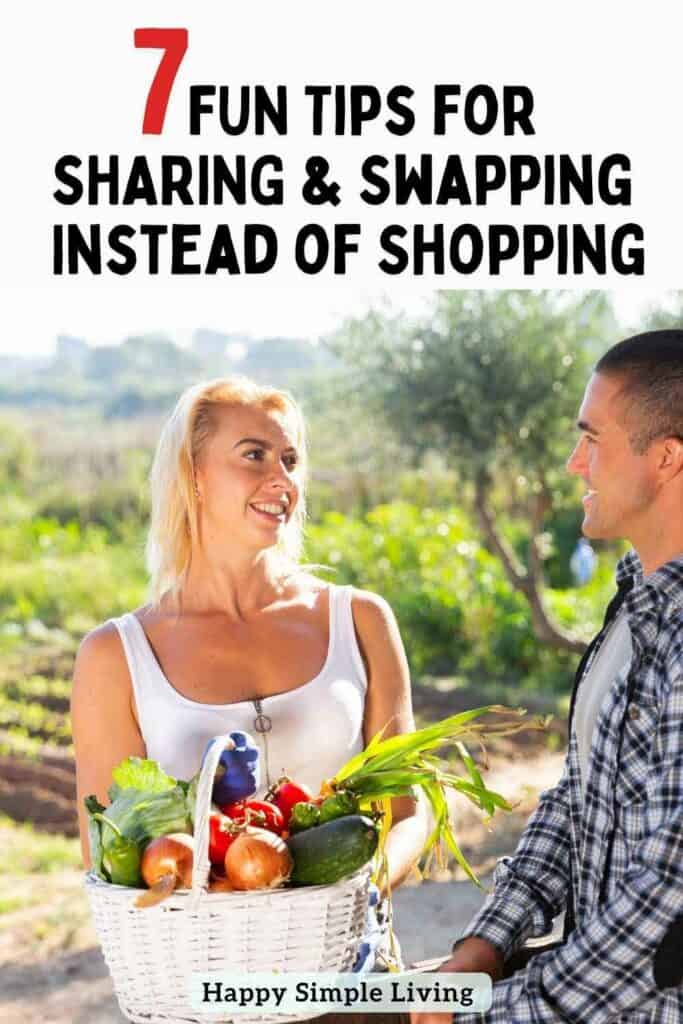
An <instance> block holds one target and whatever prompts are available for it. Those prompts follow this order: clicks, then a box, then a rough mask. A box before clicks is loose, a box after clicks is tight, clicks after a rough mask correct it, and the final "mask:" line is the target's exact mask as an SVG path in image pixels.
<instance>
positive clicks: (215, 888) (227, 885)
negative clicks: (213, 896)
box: [209, 869, 235, 892]
mask: <svg viewBox="0 0 683 1024" xmlns="http://www.w3.org/2000/svg"><path fill="white" fill-rule="evenodd" d="M234 889H235V887H234V885H233V884H232V882H230V881H228V879H227V878H226V877H225V875H219V874H218V872H216V871H214V870H213V869H212V871H211V874H210V875H209V892H234Z"/></svg>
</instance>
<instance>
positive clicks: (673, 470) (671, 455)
mask: <svg viewBox="0 0 683 1024" xmlns="http://www.w3.org/2000/svg"><path fill="white" fill-rule="evenodd" d="M657 468H658V470H659V474H660V477H661V479H662V481H663V482H664V483H668V482H669V480H673V479H674V477H676V476H678V475H679V474H682V473H683V440H682V439H681V438H680V437H666V438H664V440H663V441H660V452H659V464H658V467H657Z"/></svg>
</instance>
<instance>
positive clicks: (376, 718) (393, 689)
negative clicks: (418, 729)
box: [352, 590, 428, 889]
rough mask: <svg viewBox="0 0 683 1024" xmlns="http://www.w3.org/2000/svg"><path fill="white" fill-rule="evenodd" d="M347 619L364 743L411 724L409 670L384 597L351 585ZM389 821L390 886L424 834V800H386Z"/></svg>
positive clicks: (420, 845)
mask: <svg viewBox="0 0 683 1024" xmlns="http://www.w3.org/2000/svg"><path fill="white" fill-rule="evenodd" d="M352 609H353V621H354V625H355V627H356V635H357V637H358V645H359V647H360V651H361V654H362V656H363V661H364V663H365V669H366V672H367V676H368V690H367V695H366V701H365V721H364V738H365V742H366V744H367V743H368V742H369V741H370V740H371V739H372V737H373V736H374V735H375V733H377V732H379V731H380V730H381V729H383V728H384V727H385V726H386V730H385V732H384V736H385V737H389V736H396V735H398V734H400V733H406V732H412V731H413V730H414V728H415V723H414V720H413V708H412V700H411V695H410V673H409V671H408V661H407V659H406V655H405V650H404V648H403V641H402V640H401V634H400V633H399V629H398V624H397V622H396V619H395V617H394V613H393V612H392V610H391V608H390V607H389V605H388V604H387V602H386V601H385V600H384V599H383V598H381V597H378V596H377V595H376V594H371V593H368V592H367V591H363V590H358V591H354V595H353V602H352ZM391 809H392V819H393V825H392V828H391V831H390V833H389V836H388V838H387V845H386V854H387V861H388V867H389V884H390V886H391V888H392V889H393V888H395V887H396V886H397V885H400V884H401V882H403V881H404V880H405V879H406V878H407V876H408V875H409V874H410V871H411V869H412V867H413V865H414V864H415V862H416V861H417V859H418V857H419V856H420V853H421V852H422V849H423V847H424V844H425V840H426V839H427V829H428V818H427V812H426V808H425V804H424V801H423V800H422V799H420V800H413V799H411V798H410V797H398V798H395V799H394V800H392V804H391Z"/></svg>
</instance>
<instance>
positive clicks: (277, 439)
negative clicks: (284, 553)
mask: <svg viewBox="0 0 683 1024" xmlns="http://www.w3.org/2000/svg"><path fill="white" fill-rule="evenodd" d="M215 416H216V421H215V422H216V430H215V432H214V433H213V434H212V436H211V437H210V438H209V440H208V441H207V442H206V444H205V445H204V448H203V450H202V451H201V452H200V455H199V458H198V461H197V465H196V467H195V477H196V482H197V488H198V490H199V502H198V504H199V511H200V517H201V522H202V530H203V534H204V537H205V539H206V540H209V539H210V538H216V539H217V540H218V539H220V538H221V537H222V538H230V539H235V540H237V541H239V542H240V544H242V545H245V546H248V547H252V548H257V549H258V548H264V547H271V546H272V545H274V544H276V543H277V542H278V540H279V539H280V537H281V535H282V532H283V530H284V528H285V525H286V524H287V523H288V522H289V521H290V519H291V518H292V515H293V514H294V509H295V508H296V505H297V502H298V501H299V495H300V488H301V486H302V480H301V473H302V467H301V466H300V458H301V453H300V452H299V451H298V449H297V429H296V421H295V418H294V415H293V414H291V413H289V414H288V413H282V412H279V411H277V410H271V411H266V410H264V409H261V408H259V407H258V406H239V405H238V406H224V407H222V408H219V409H217V410H216V411H215Z"/></svg>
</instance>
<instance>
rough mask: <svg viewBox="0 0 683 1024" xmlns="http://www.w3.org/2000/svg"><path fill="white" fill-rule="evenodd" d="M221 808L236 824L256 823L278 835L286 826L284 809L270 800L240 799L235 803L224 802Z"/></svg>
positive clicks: (258, 826) (259, 826) (256, 825)
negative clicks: (283, 814)
mask: <svg viewBox="0 0 683 1024" xmlns="http://www.w3.org/2000/svg"><path fill="white" fill-rule="evenodd" d="M220 809H221V812H222V813H223V814H224V815H225V816H226V817H228V818H230V820H231V821H233V822H234V823H235V825H254V826H255V827H256V828H265V829H267V830H268V831H269V832H275V834H276V835H280V834H281V833H282V832H283V831H284V828H285V819H284V817H283V816H282V811H281V810H280V809H279V807H276V806H275V804H271V803H270V802H269V801H268V800H238V801H237V803H234V804H223V805H222V806H221V808H220Z"/></svg>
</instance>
